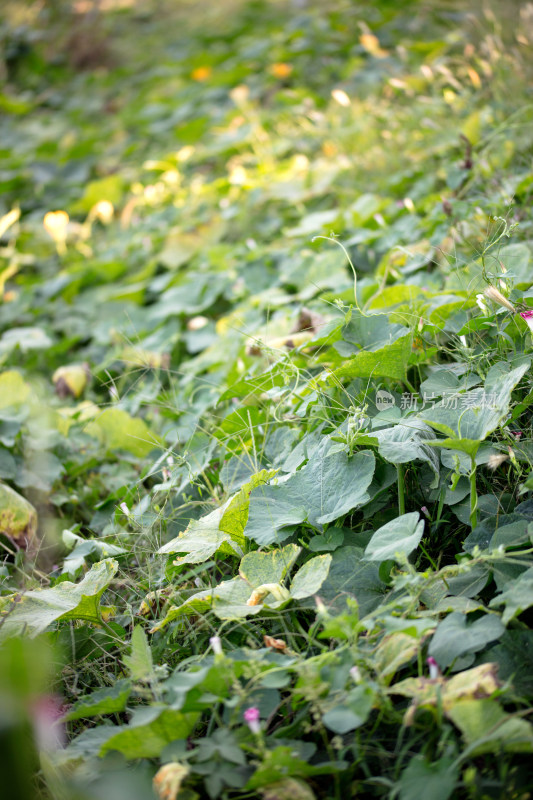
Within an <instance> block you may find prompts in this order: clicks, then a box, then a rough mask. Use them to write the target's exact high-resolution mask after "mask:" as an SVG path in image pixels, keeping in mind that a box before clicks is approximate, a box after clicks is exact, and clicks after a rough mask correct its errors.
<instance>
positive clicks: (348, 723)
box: [322, 684, 375, 735]
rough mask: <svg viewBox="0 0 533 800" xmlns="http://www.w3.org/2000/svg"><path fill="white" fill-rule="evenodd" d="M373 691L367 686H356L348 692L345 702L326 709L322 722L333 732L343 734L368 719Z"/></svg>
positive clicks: (358, 726)
mask: <svg viewBox="0 0 533 800" xmlns="http://www.w3.org/2000/svg"><path fill="white" fill-rule="evenodd" d="M374 697H375V695H374V692H373V691H372V689H371V688H370V687H369V686H364V685H363V684H361V685H360V686H356V687H355V689H352V690H351V692H349V694H348V697H347V698H346V702H345V703H343V704H341V705H338V706H335V708H332V709H331V710H330V711H327V712H326V713H325V714H324V715H323V717H322V722H323V723H324V725H325V726H326V728H329V729H330V731H333V733H339V734H341V735H344V734H345V733H349V732H350V731H354V730H355V729H356V728H360V727H361V725H364V723H365V722H366V721H367V719H368V715H369V714H370V712H371V711H372V706H373V705H374Z"/></svg>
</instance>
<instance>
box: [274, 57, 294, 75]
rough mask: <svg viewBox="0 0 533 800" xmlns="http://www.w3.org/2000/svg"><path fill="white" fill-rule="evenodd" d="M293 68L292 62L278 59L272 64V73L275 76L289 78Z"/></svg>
mask: <svg viewBox="0 0 533 800" xmlns="http://www.w3.org/2000/svg"><path fill="white" fill-rule="evenodd" d="M292 70H293V67H292V64H286V63H285V62H284V61H278V62H276V63H275V64H271V66H270V74H271V75H273V76H274V77H275V78H288V77H289V75H290V74H291V72H292Z"/></svg>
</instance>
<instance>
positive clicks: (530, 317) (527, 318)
mask: <svg viewBox="0 0 533 800" xmlns="http://www.w3.org/2000/svg"><path fill="white" fill-rule="evenodd" d="M520 316H521V317H522V319H523V320H524V322H525V323H526V325H527V327H528V328H529V330H530V331H531V332H532V333H533V308H528V310H527V311H521V312H520Z"/></svg>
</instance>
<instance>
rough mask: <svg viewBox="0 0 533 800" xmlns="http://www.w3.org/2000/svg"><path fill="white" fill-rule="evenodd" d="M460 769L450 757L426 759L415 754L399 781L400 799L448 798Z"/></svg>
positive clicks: (433, 799)
mask: <svg viewBox="0 0 533 800" xmlns="http://www.w3.org/2000/svg"><path fill="white" fill-rule="evenodd" d="M458 778H459V769H458V767H457V766H456V765H455V766H454V762H453V761H452V759H450V758H441V759H439V761H434V762H430V761H426V759H425V758H423V756H414V757H413V758H412V759H411V761H410V762H409V764H408V765H407V767H406V769H404V771H403V772H402V774H401V776H400V780H399V782H398V788H399V790H400V800H420V798H421V797H431V800H448V798H449V797H450V796H451V794H452V792H453V790H454V789H455V786H456V784H457V780H458Z"/></svg>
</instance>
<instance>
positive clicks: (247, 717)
mask: <svg viewBox="0 0 533 800" xmlns="http://www.w3.org/2000/svg"><path fill="white" fill-rule="evenodd" d="M243 717H244V721H245V722H246V724H247V725H248V727H249V728H250V730H251V731H252V733H255V734H258V733H260V732H261V723H260V721H259V709H258V708H256V707H255V706H252V707H251V708H247V709H246V711H245V712H244V714H243Z"/></svg>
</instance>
